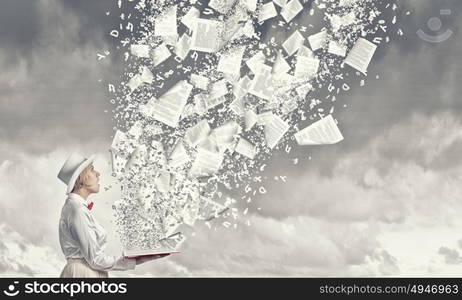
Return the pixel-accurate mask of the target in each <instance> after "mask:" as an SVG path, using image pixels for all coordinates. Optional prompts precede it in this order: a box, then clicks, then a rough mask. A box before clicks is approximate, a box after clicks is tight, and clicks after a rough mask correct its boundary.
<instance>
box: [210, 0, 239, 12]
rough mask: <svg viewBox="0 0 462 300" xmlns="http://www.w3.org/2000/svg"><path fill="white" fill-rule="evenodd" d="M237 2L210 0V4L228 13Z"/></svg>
mask: <svg viewBox="0 0 462 300" xmlns="http://www.w3.org/2000/svg"><path fill="white" fill-rule="evenodd" d="M235 2H236V0H210V2H209V6H210V7H211V8H213V9H214V10H216V11H218V12H220V13H222V14H226V13H227V12H228V10H230V9H231V7H232V6H233V5H234V3H235Z"/></svg>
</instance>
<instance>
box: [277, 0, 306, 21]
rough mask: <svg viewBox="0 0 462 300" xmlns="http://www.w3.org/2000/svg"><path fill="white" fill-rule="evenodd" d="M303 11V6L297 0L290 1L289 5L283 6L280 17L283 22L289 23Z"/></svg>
mask: <svg viewBox="0 0 462 300" xmlns="http://www.w3.org/2000/svg"><path fill="white" fill-rule="evenodd" d="M302 9H303V5H302V4H301V3H300V2H299V1H298V0H291V1H290V2H289V3H287V4H286V5H284V6H283V7H282V10H281V16H282V17H283V18H284V20H285V21H286V22H287V23H289V22H290V21H292V19H293V18H295V16H296V15H298V13H299V12H301V11H302Z"/></svg>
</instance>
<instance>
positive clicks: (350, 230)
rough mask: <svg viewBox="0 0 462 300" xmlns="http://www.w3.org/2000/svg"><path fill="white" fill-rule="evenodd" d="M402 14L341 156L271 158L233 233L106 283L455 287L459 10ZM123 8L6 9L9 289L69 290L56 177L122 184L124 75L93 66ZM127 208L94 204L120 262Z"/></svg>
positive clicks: (39, 3) (427, 3)
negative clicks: (343, 279)
mask: <svg viewBox="0 0 462 300" xmlns="http://www.w3.org/2000/svg"><path fill="white" fill-rule="evenodd" d="M400 2H402V5H401V7H400V15H405V12H407V11H409V12H411V13H410V14H409V15H408V16H406V17H403V18H400V19H399V20H398V22H400V23H399V26H400V27H401V28H402V29H403V32H404V35H403V36H402V37H398V36H396V35H392V36H393V39H392V41H391V42H390V44H389V45H388V46H386V47H384V49H382V50H381V51H380V53H379V55H377V56H376V57H375V59H374V60H373V62H372V64H371V66H370V68H369V76H368V77H367V78H366V85H365V86H363V87H360V86H359V84H357V85H355V86H352V89H351V90H350V91H348V92H347V93H344V94H342V95H341V96H340V97H339V99H338V101H340V103H341V105H339V107H338V108H336V112H335V117H336V118H337V120H338V121H339V126H340V129H341V130H342V133H343V134H344V136H345V140H344V141H343V142H341V143H339V144H337V145H333V146H323V147H300V148H298V149H296V150H294V151H295V153H296V154H297V156H299V157H304V158H305V159H303V160H300V162H299V163H298V164H296V165H294V164H293V163H292V162H291V160H290V158H288V157H287V156H285V155H283V154H282V153H280V154H275V155H274V156H273V158H272V159H271V160H270V161H269V162H268V167H267V169H266V171H265V174H264V175H265V176H267V178H268V179H267V181H266V182H265V186H266V187H267V189H268V193H266V194H265V195H262V196H261V197H259V198H258V199H256V200H254V202H252V203H250V204H249V206H250V213H249V214H248V215H247V216H246V218H245V219H243V220H242V221H241V222H240V223H238V226H237V228H236V229H234V228H231V229H229V228H225V227H223V226H216V227H215V228H212V229H209V228H208V227H207V226H205V225H204V224H199V223H198V224H197V226H196V227H195V228H194V230H195V234H194V236H192V237H191V238H189V239H188V240H187V241H186V244H185V245H184V250H183V253H181V254H179V255H176V256H171V257H169V258H166V259H163V260H158V261H154V262H152V263H149V264H144V265H142V266H140V267H139V268H137V269H136V270H135V271H132V272H123V273H122V272H113V273H112V274H111V276H458V275H460V268H461V267H462V265H461V264H462V235H461V234H460V230H459V229H460V228H461V226H462V221H461V219H460V218H459V215H460V214H461V213H462V202H461V201H460V195H462V184H461V183H462V156H460V151H462V118H461V117H460V116H461V111H462V105H461V104H460V103H462V102H460V101H461V100H460V99H459V98H460V94H461V92H462V86H461V85H460V83H459V80H460V78H461V77H462V67H461V65H459V64H458V62H460V61H461V59H462V57H461V55H462V54H461V52H460V50H459V49H461V46H462V45H461V44H462V40H461V38H460V35H459V34H458V32H459V27H460V25H461V24H462V21H460V20H461V18H460V17H459V15H460V11H461V8H462V3H461V2H460V1H457V0H452V1H449V0H447V1H431V0H406V1H403V0H402V1H400ZM114 8H115V1H113V0H98V1H94V0H78V1H76V0H2V1H1V4H0V68H1V70H2V71H1V72H0V182H1V184H0V199H1V201H0V276H50V277H55V276H59V273H60V271H61V269H62V267H63V266H64V265H65V259H64V256H63V254H62V252H61V249H60V246H59V241H58V220H59V214H60V210H61V207H62V204H63V201H64V200H65V195H64V186H63V184H62V183H60V182H59V181H58V180H57V178H56V174H57V172H58V171H59V168H60V167H61V165H62V163H63V162H64V160H65V159H66V158H67V156H68V155H69V153H70V152H71V151H80V152H82V153H84V154H90V153H96V154H97V161H96V163H95V165H96V167H97V168H98V169H99V170H101V172H102V174H103V186H108V185H110V184H112V185H114V183H113V182H112V179H111V177H110V175H109V174H110V168H109V164H108V155H107V154H108V152H107V149H108V148H109V145H110V142H111V135H112V127H113V126H114V124H113V121H112V119H111V106H110V104H109V95H108V93H107V85H106V82H107V81H111V80H117V76H119V75H120V74H122V69H121V66H120V65H119V64H117V63H116V62H115V61H114V60H111V59H110V58H108V59H105V60H103V61H102V62H97V60H96V53H103V52H104V51H105V50H109V51H112V48H111V47H113V43H112V40H111V39H110V37H109V35H108V32H109V31H110V30H111V29H112V28H114V27H115V26H117V20H116V17H115V16H112V15H109V16H107V15H106V12H107V11H111V10H113V9H114ZM440 9H451V15H449V16H440ZM431 17H440V18H441V20H442V21H443V26H442V28H441V30H440V31H438V32H436V33H433V34H441V33H443V32H444V31H445V30H447V29H450V30H452V31H453V32H454V34H453V35H452V37H451V38H450V39H448V40H446V41H444V42H441V43H438V44H430V43H427V42H425V41H423V40H421V39H420V38H419V37H418V36H417V34H416V31H417V30H418V29H419V28H422V29H424V30H426V31H427V32H428V33H432V32H431V31H430V30H429V29H428V27H427V21H428V20H429V18H431ZM377 75H379V77H378V79H377V77H376V76H377ZM344 105H345V107H344ZM308 157H311V159H308ZM275 176H287V178H288V179H287V181H286V182H282V180H275V179H274V177H275ZM117 197H118V192H117V188H112V189H110V190H108V191H104V190H103V191H102V192H101V193H100V194H98V195H95V196H94V198H93V200H94V201H95V202H96V206H95V209H94V210H93V211H94V214H95V215H96V218H97V219H98V220H99V221H100V223H101V224H102V225H104V226H105V227H106V229H107V230H108V232H109V237H110V243H109V247H108V249H107V250H108V253H110V254H118V253H120V250H121V248H120V244H119V242H118V237H117V235H116V233H115V230H116V228H115V225H114V223H113V221H114V220H113V213H112V210H111V204H112V202H113V201H114V200H116V199H117ZM240 205H241V206H242V204H240ZM257 208H260V209H257ZM247 221H249V222H250V224H251V225H250V226H247V225H246V224H245V222H247Z"/></svg>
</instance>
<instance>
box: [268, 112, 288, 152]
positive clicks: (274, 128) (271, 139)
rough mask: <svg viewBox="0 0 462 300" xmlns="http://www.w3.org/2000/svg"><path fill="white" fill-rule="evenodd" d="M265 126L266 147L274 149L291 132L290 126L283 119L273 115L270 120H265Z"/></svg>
mask: <svg viewBox="0 0 462 300" xmlns="http://www.w3.org/2000/svg"><path fill="white" fill-rule="evenodd" d="M264 124H265V139H266V145H267V146H268V147H269V148H271V149H273V148H274V147H275V146H276V145H277V144H278V143H279V141H280V140H281V139H282V137H283V136H284V134H285V133H286V132H287V131H288V130H289V127H290V126H289V124H287V123H286V122H285V121H284V120H283V119H281V118H280V117H279V116H276V115H274V114H272V116H271V117H269V118H268V120H265V121H264Z"/></svg>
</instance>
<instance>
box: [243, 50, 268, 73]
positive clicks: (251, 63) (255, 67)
mask: <svg viewBox="0 0 462 300" xmlns="http://www.w3.org/2000/svg"><path fill="white" fill-rule="evenodd" d="M245 63H246V65H247V66H248V67H249V69H250V71H252V72H253V73H254V74H255V73H257V72H258V71H259V70H260V67H261V66H262V65H263V64H265V55H264V54H263V51H258V52H257V53H256V54H255V55H254V56H252V57H251V58H249V59H248V60H247V61H246V62H245Z"/></svg>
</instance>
